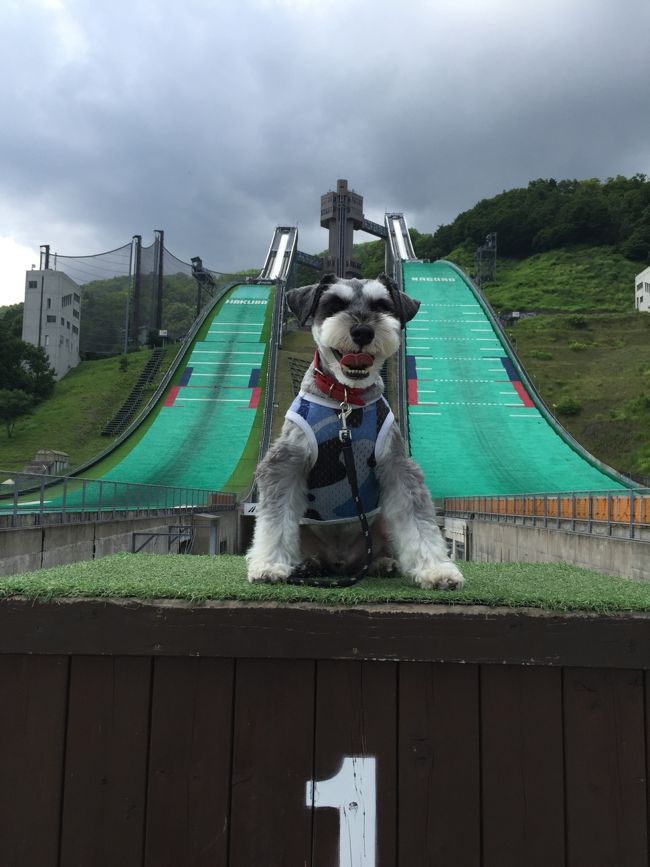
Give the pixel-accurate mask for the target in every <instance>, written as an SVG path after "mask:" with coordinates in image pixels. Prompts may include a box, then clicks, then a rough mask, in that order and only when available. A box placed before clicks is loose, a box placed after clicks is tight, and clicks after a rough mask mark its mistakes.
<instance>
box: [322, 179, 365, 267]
mask: <svg viewBox="0 0 650 867" xmlns="http://www.w3.org/2000/svg"><path fill="white" fill-rule="evenodd" d="M320 224H321V226H322V227H323V228H324V229H329V251H328V256H327V257H326V259H325V262H324V270H325V271H331V272H333V273H334V274H336V275H337V277H346V278H350V277H360V276H361V265H360V264H359V262H355V261H354V260H353V259H352V245H353V244H354V230H355V229H361V228H362V227H363V225H364V218H363V196H360V195H359V194H358V193H355V192H353V191H352V190H349V189H348V182H347V181H346V180H339V181H337V182H336V192H333V191H330V192H329V193H325V195H324V196H321V198H320Z"/></svg>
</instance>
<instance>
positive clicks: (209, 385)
mask: <svg viewBox="0 0 650 867" xmlns="http://www.w3.org/2000/svg"><path fill="white" fill-rule="evenodd" d="M274 292H275V288H274V287H273V286H271V285H257V284H244V285H240V286H236V287H234V288H233V289H232V290H231V291H230V292H228V293H227V295H226V296H225V297H224V299H223V300H222V301H221V302H220V303H219V304H218V305H217V307H216V311H215V313H214V315H213V316H212V317H211V318H210V319H209V320H208V321H207V322H206V323H205V324H204V326H203V328H202V329H201V330H200V331H199V334H198V335H197V339H196V340H195V342H194V344H193V346H192V348H191V353H190V355H189V358H187V360H184V361H183V363H181V365H180V367H179V369H178V371H177V373H176V375H175V377H174V380H173V382H174V384H173V385H171V386H170V387H169V389H168V391H167V393H166V395H165V396H164V397H163V399H162V401H161V405H160V407H159V409H158V411H157V413H156V415H155V417H154V418H153V420H152V422H151V423H150V424H148V425H147V424H146V423H145V425H143V429H144V430H143V433H142V434H141V435H140V436H137V433H136V435H134V437H132V438H130V439H129V440H127V441H126V442H125V444H124V446H123V447H121V448H120V449H119V450H118V451H117V453H116V455H115V458H114V459H113V460H114V465H113V466H112V467H111V468H110V469H109V470H108V472H102V473H101V478H103V479H106V480H109V481H117V482H131V483H146V484H156V485H168V486H178V487H196V488H208V489H210V490H213V491H225V490H242V489H244V488H246V487H247V485H248V484H249V483H250V481H251V479H252V474H253V472H254V469H255V464H256V461H257V453H258V448H259V438H258V437H257V436H256V435H255V434H254V433H253V430H254V428H255V430H257V429H258V428H259V426H260V423H261V414H262V406H263V400H262V395H263V385H264V380H265V361H266V351H267V344H268V337H269V331H270V317H271V308H272V303H270V302H271V300H272V295H273V293H274ZM131 440H133V442H131ZM249 440H251V443H250V444H249ZM249 445H250V448H249ZM247 452H248V453H249V454H248V455H247ZM242 460H244V462H245V465H244V466H240V463H241V461H242Z"/></svg>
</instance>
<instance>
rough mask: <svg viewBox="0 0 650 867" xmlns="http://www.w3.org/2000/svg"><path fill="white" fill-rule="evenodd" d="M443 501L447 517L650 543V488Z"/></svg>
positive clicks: (449, 499)
mask: <svg viewBox="0 0 650 867" xmlns="http://www.w3.org/2000/svg"><path fill="white" fill-rule="evenodd" d="M444 503H445V506H444V508H445V514H446V515H448V516H449V517H458V518H474V519H479V520H483V521H495V522H497V523H499V522H503V523H510V524H521V525H524V526H529V527H543V528H545V529H551V530H553V529H555V530H569V531H572V532H579V533H592V534H597V535H602V536H613V535H616V536H618V537H619V538H620V537H625V538H629V539H643V540H650V488H636V489H631V490H628V491H621V490H620V489H618V490H614V491H611V490H610V491H570V492H561V493H557V492H554V493H534V494H512V495H497V496H475V497H449V498H447V499H445V501H444ZM649 565H650V564H649Z"/></svg>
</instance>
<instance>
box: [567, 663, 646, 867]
mask: <svg viewBox="0 0 650 867" xmlns="http://www.w3.org/2000/svg"><path fill="white" fill-rule="evenodd" d="M564 708H565V754H566V804H567V827H568V840H567V859H568V864H569V865H570V867H622V865H625V867H641V865H643V867H647V864H648V839H647V838H648V834H647V802H646V767H645V731H644V711H645V708H644V690H643V675H642V673H641V672H636V671H604V670H597V669H596V670H594V669H582V670H581V669H568V670H567V671H565V673H564Z"/></svg>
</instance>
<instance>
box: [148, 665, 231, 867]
mask: <svg viewBox="0 0 650 867" xmlns="http://www.w3.org/2000/svg"><path fill="white" fill-rule="evenodd" d="M233 668H234V663H233V662H232V660H215V659H175V658H172V659H158V660H156V661H155V663H154V679H153V697H152V704H151V743H150V752H149V789H148V802H147V820H146V848H145V864H146V865H148V867H179V865H183V867H204V865H205V867H207V865H210V867H219V865H226V864H227V863H228V862H227V836H228V804H229V784H230V751H231V743H230V741H231V722H232V690H233Z"/></svg>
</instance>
